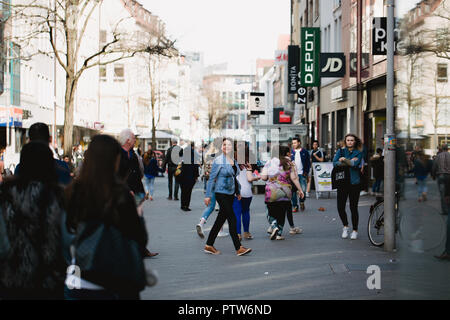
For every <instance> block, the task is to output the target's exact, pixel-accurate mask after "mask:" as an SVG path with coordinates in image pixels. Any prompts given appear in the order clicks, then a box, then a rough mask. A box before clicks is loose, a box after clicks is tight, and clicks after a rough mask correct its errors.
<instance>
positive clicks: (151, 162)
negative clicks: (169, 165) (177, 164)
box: [143, 150, 164, 201]
mask: <svg viewBox="0 0 450 320" xmlns="http://www.w3.org/2000/svg"><path fill="white" fill-rule="evenodd" d="M143 162H144V187H145V198H146V199H150V200H151V201H153V194H154V192H155V178H156V177H157V176H158V172H164V170H163V169H161V168H160V167H158V160H156V154H155V152H154V151H152V150H147V152H145V154H144V161H143Z"/></svg>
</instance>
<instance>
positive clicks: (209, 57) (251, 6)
mask: <svg viewBox="0 0 450 320" xmlns="http://www.w3.org/2000/svg"><path fill="white" fill-rule="evenodd" d="M140 3H142V4H143V5H144V7H145V8H146V9H148V10H149V11H151V12H152V13H153V14H156V15H158V16H159V17H160V18H161V19H163V21H164V22H165V23H166V26H167V30H168V32H169V34H171V35H172V36H173V38H175V39H177V43H178V48H180V49H181V50H182V51H183V50H184V51H201V52H204V54H205V64H206V65H210V64H215V63H223V62H228V63H229V64H230V65H231V68H232V69H233V70H237V71H239V70H241V72H242V73H247V72H250V71H253V72H254V69H255V61H256V59H257V58H264V59H273V58H274V51H275V50H276V47H277V39H278V35H280V34H289V33H290V23H289V16H290V0H226V1H224V0H140Z"/></svg>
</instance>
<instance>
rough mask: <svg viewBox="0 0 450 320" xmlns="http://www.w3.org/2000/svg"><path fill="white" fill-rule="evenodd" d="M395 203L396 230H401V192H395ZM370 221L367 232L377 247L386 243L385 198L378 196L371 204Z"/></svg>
mask: <svg viewBox="0 0 450 320" xmlns="http://www.w3.org/2000/svg"><path fill="white" fill-rule="evenodd" d="M394 199H395V203H394V213H395V232H396V233H397V232H399V231H400V228H399V226H400V220H401V217H400V214H399V209H398V208H399V200H400V196H399V193H398V192H397V191H396V192H395V198H394ZM369 212H370V215H369V221H368V223H367V234H368V236H369V240H370V242H371V243H372V244H373V245H374V246H377V247H381V246H383V245H384V198H383V197H377V200H376V202H375V203H374V204H373V205H371V206H370V209H369Z"/></svg>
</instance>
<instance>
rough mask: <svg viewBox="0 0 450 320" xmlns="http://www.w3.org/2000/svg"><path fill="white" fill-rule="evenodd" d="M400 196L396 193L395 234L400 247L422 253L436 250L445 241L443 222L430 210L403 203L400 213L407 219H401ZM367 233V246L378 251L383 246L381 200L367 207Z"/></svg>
mask: <svg viewBox="0 0 450 320" xmlns="http://www.w3.org/2000/svg"><path fill="white" fill-rule="evenodd" d="M399 200H400V196H399V192H397V191H396V192H395V204H394V214H395V233H398V234H399V237H400V239H401V240H402V241H403V244H406V245H407V246H408V247H410V248H411V249H412V250H413V251H416V252H423V251H428V250H431V249H434V248H437V247H439V246H440V245H441V244H442V241H444V239H445V234H446V231H445V221H443V219H442V217H441V215H440V214H439V213H438V212H437V210H436V209H435V208H433V207H432V206H427V205H424V204H421V205H419V206H417V205H415V204H414V202H408V203H405V205H406V207H405V208H403V209H402V211H403V212H404V213H407V218H408V219H406V216H404V217H402V214H401V213H400V210H399ZM369 212H370V215H369V220H368V226H367V233H368V236H369V240H370V242H371V243H372V244H373V245H374V246H377V247H381V246H383V245H384V199H383V198H382V197H378V198H377V201H376V202H375V203H374V204H373V205H372V206H371V207H370V210H369Z"/></svg>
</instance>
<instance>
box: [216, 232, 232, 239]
mask: <svg viewBox="0 0 450 320" xmlns="http://www.w3.org/2000/svg"><path fill="white" fill-rule="evenodd" d="M228 235H229V233H228V232H225V231H220V232H219V234H218V235H217V236H218V237H220V238H221V237H226V236H228Z"/></svg>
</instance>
